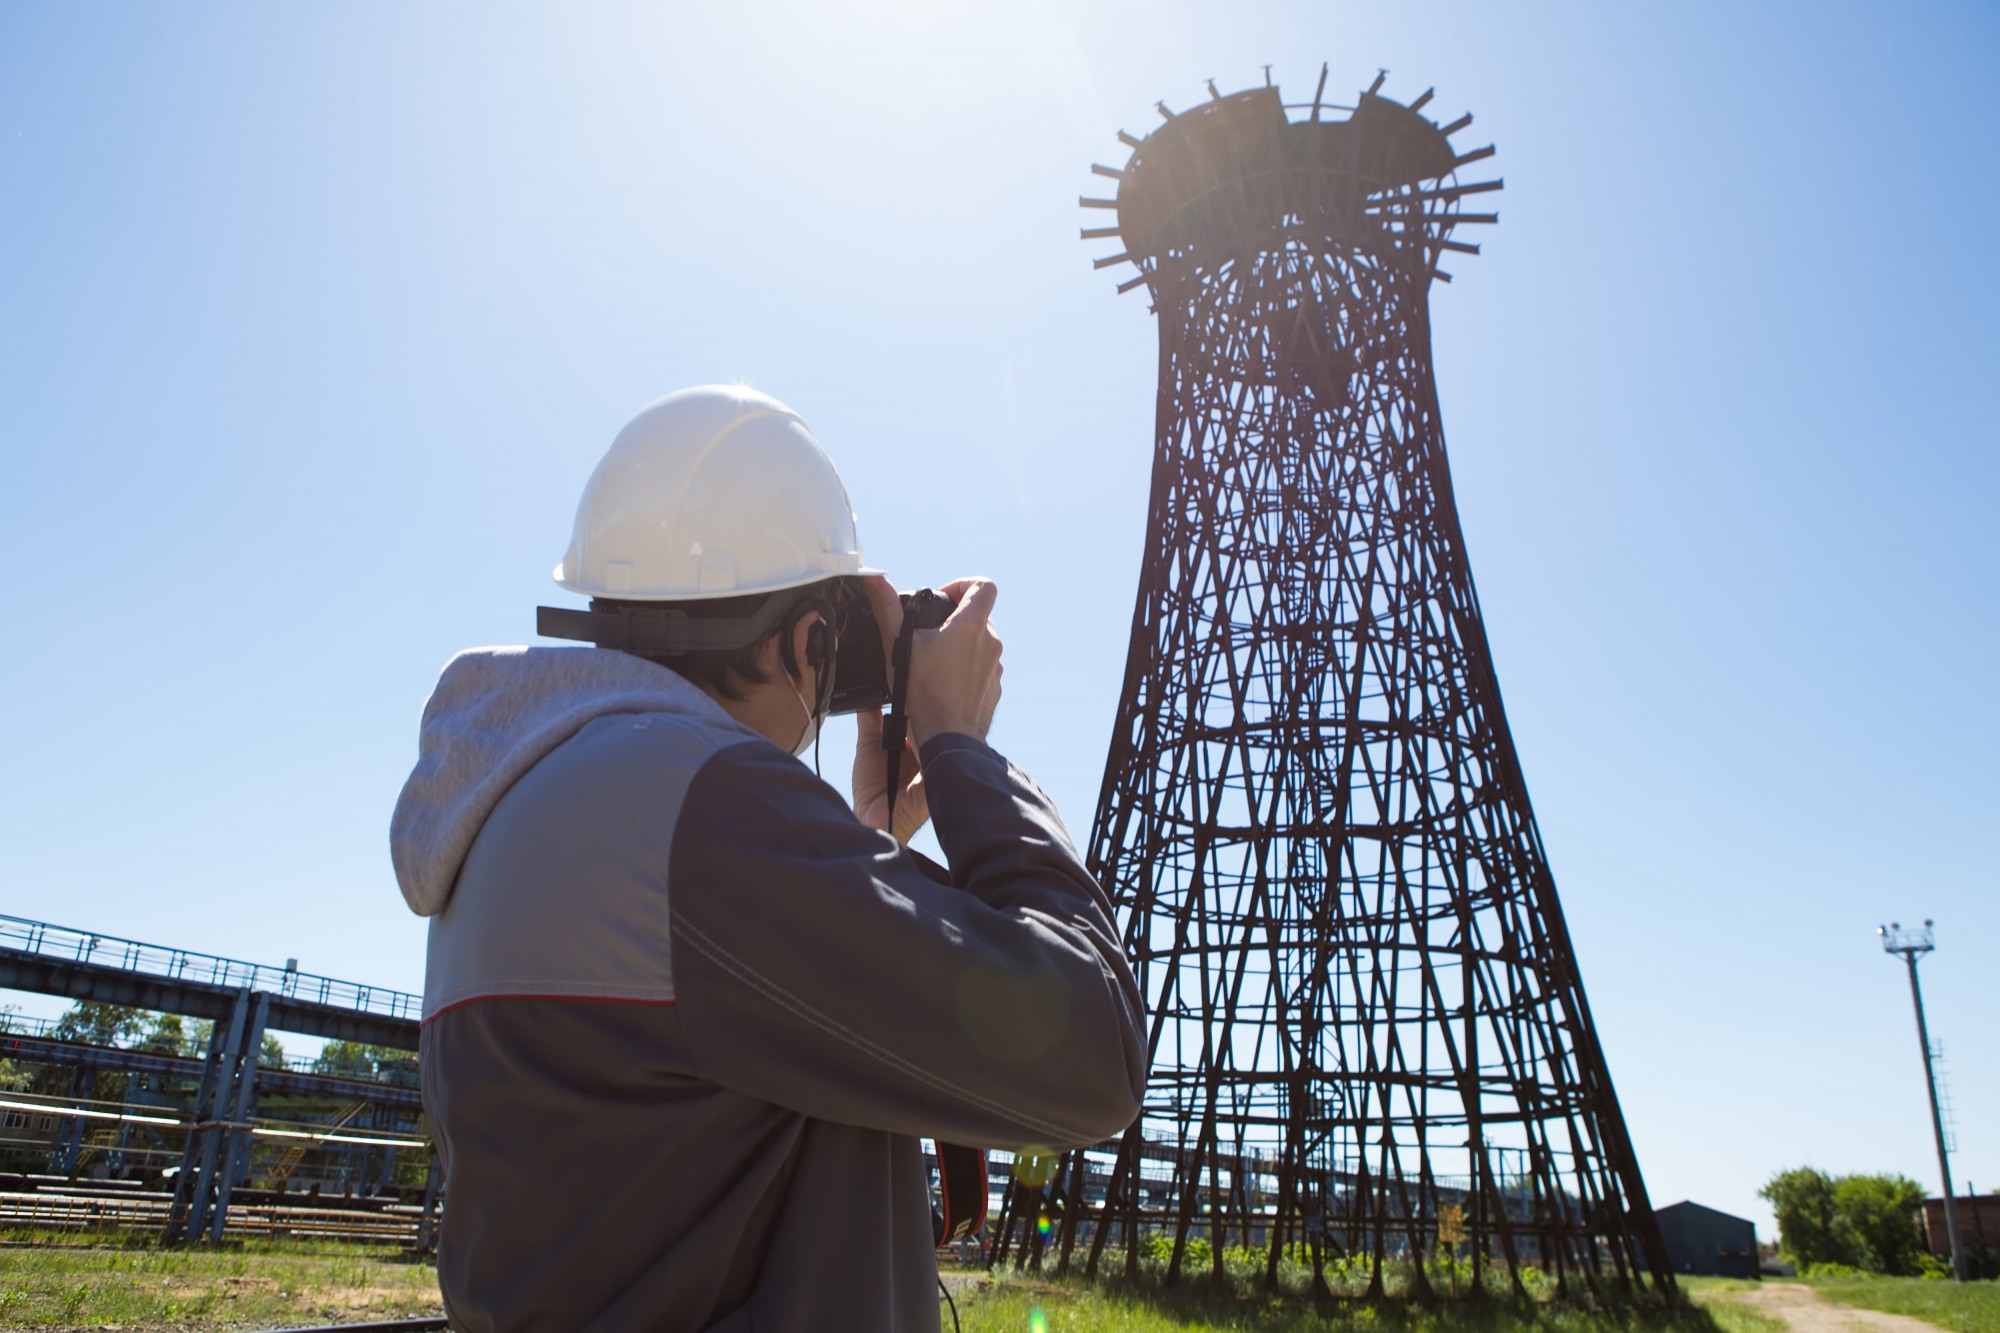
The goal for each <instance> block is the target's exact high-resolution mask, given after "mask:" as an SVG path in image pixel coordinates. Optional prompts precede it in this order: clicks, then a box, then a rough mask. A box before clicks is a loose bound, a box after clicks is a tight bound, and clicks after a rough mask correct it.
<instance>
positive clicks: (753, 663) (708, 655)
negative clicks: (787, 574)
mask: <svg viewBox="0 0 2000 1333" xmlns="http://www.w3.org/2000/svg"><path fill="white" fill-rule="evenodd" d="M840 585H841V580H839V579H828V580H826V581H825V582H822V583H809V584H807V585H806V586H805V587H803V588H785V589H782V590H780V591H778V592H753V593H746V594H744V595H743V596H741V597H709V598H704V599H702V600H700V601H689V602H673V603H661V602H628V601H617V600H613V599H611V598H606V597H600V598H596V599H594V600H593V601H592V602H591V604H590V605H591V609H593V610H605V611H616V610H620V609H622V608H625V607H632V608H634V609H644V610H658V609H659V608H660V607H661V606H663V605H671V606H673V607H674V608H675V609H676V610H679V611H682V612H685V613H686V614H687V616H688V618H689V619H691V620H744V619H748V618H749V617H751V616H754V615H756V614H757V613H758V612H759V611H762V610H763V609H765V608H766V607H767V606H769V605H770V603H771V599H772V598H783V599H784V600H785V601H786V602H801V601H805V600H808V599H810V598H815V597H816V598H819V599H820V600H822V601H827V602H831V603H833V604H834V605H835V606H836V607H838V606H839V605H840V601H841V596H842V590H841V586H840ZM794 623H795V620H794V617H792V616H789V615H782V614H781V615H780V616H779V617H778V619H777V621H776V623H774V624H773V625H772V626H771V628H770V629H769V630H767V631H765V633H763V634H762V635H760V636H759V637H758V638H757V640H756V642H754V643H747V644H745V645H743V646H742V647H741V648H714V649H708V650H704V651H699V652H691V653H677V654H675V655H673V656H671V657H664V656H660V655H657V654H654V653H635V654H633V655H634V656H635V657H643V658H645V659H646V660H647V661H648V662H656V663H658V664H659V665H661V666H663V667H665V668H667V670H669V671H672V672H674V673H675V674H677V675H680V676H684V677H686V678H687V679H688V680H690V681H692V682H694V683H695V684H696V685H699V686H700V687H702V688H703V689H705V690H708V691H710V692H711V693H714V694H718V695H721V696H722V697H723V698H725V699H741V698H743V697H744V695H745V693H746V692H747V689H748V687H750V686H753V685H762V684H765V683H766V682H768V681H769V680H770V679H771V677H770V675H769V674H768V673H767V672H766V671H765V670H764V651H765V645H766V644H768V643H770V642H771V641H772V640H773V639H776V638H778V637H780V636H781V635H783V634H784V633H786V631H788V630H789V629H790V628H791V627H792V625H793V624H794Z"/></svg>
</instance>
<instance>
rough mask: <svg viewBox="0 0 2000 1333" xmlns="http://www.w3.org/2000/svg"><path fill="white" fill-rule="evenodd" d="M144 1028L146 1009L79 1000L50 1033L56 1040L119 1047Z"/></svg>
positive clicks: (57, 1021) (56, 1022)
mask: <svg viewBox="0 0 2000 1333" xmlns="http://www.w3.org/2000/svg"><path fill="white" fill-rule="evenodd" d="M145 1027H146V1011H145V1010H143V1009H134V1008H131V1007H130V1006H129V1005H123V1004H105V1003H103V1002H101V1001H98V1000H78V1001H77V1002H76V1003H75V1004H73V1005H71V1006H70V1007H69V1012H68V1013H66V1014H64V1015H63V1016H62V1017H61V1018H58V1019H57V1020H56V1021H55V1026H54V1027H52V1028H50V1029H49V1035H50V1036H52V1037H54V1038H56V1039H57V1040H58V1041H82V1042H88V1043H90V1044H91V1045H92V1046H119V1045H123V1044H124V1043H125V1042H127V1041H130V1040H131V1039H132V1038H134V1037H136V1036H138V1035H139V1034H140V1033H141V1032H142V1031H144V1030H145Z"/></svg>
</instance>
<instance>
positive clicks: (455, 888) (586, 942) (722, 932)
mask: <svg viewBox="0 0 2000 1333" xmlns="http://www.w3.org/2000/svg"><path fill="white" fill-rule="evenodd" d="M920 758H921V760H922V764H923V772H924V786H925V789H926V791H927V792H928V794H929V799H930V806H931V812H932V818H933V820H934V823H935V826H936V830H937V837H938V842H939V844H940V846H941V847H942V848H943V849H944V852H945V856H946V859H947V860H948V862H949V863H950V872H949V873H950V881H951V882H950V883H949V884H945V883H939V882H937V881H936V880H934V879H933V878H931V877H930V876H929V875H927V874H926V873H925V870H924V868H923V867H922V866H921V865H920V864H919V862H918V860H917V858H915V857H913V856H911V855H910V854H908V853H906V852H904V851H902V850H901V849H900V848H898V847H897V845H896V843H895V842H894V840H893V839H891V838H889V837H888V836H887V835H885V834H882V833H879V832H876V831H873V830H870V829H867V828H864V827H863V826H862V825H861V824H860V823H858V822H857V821H856V820H855V818H854V816H853V814H852V812H851V811H850V810H849V809H848V807H847V804H846V802H845V801H843V800H842V799H841V797H840V796H839V795H838V794H836V793H835V792H834V791H833V789H832V788H830V787H828V786H827V785H826V784H825V783H823V782H821V781H820V780H819V779H818V778H817V777H815V776H814V775H813V774H812V773H811V772H810V771H808V770H807V769H806V768H805V766H804V765H802V764H800V763H799V762H798V761H797V760H796V759H794V758H792V757H791V756H790V755H788V754H785V753H784V752H782V751H781V750H779V749H777V748H776V747H775V746H773V745H771V744H770V743H769V742H768V741H766V740H764V739H763V738H762V737H760V736H758V735H757V734H756V733H755V732H752V731H750V730H749V729H748V728H746V727H744V726H742V725H741V724H739V723H737V722H735V721H734V720H732V719H731V718H730V717H729V716H728V714H726V713H724V712H723V711H722V710H721V709H720V708H719V707H717V706H716V704H715V703H714V702H713V701H712V700H710V699H709V698H708V697H707V696H706V695H705V694H703V693H702V692H701V691H699V690H698V689H696V688H695V687H693V686H692V685H690V684H688V683H687V682H686V681H684V680H683V679H681V678H680V677H679V676H677V675H675V674H674V673H672V672H670V671H668V670H666V669H664V668H662V667H659V666H655V665H653V664H652V663H649V662H646V661H643V660H641V659H638V658H634V657H630V656H626V655H625V654H622V653H616V652H610V651H605V650H599V649H591V648H529V649H518V648H516V649H480V650H475V651H472V652H467V653H463V654H461V655H460V656H458V657H457V658H454V659H453V660H452V662H451V663H450V665H448V666H447V667H446V668H445V671H444V674H443V676H442V677H441V678H440V680H439V682H438V686H437V690H436V692H435V693H434V694H433V695H432V697H431V701H430V703H429V705H428V706H427V707H426V708H425V710H424V720H423V729H422V736H421V746H420V758H419V760H418V763H417V766H416V769H415V771H414V772H413V773H412V774H411V776H410V780H409V782H408V784H407V785H406V786H405V788H404V790H403V794H402V798H401V800H400V801H399V802H398V804H397V807H396V814H395V818H394V821H393V824H392V827H391V843H392V850H393V855H394V859H395V864H396V873H397V877H398V880H399V881H400V883H401V885H402V888H403V892H404V895H405V897H406V898H407V899H408V900H409V903H410V905H411V907H412V908H413V909H414V910H415V911H417V912H418V913H419V914H422V915H425V916H429V917H430V918H431V934H430V957H429V967H428V973H427V976H426V979H425V988H424V1029H423V1049H422V1068H423V1087H424V1104H425V1107H426V1109H427V1111H428V1112H429V1115H430V1119H431V1124H432V1128H433V1131H434V1132H435V1134H436V1136H437V1140H438V1144H439V1150H440V1153H441V1155H442V1157H443V1161H444V1167H445V1171H446V1181H447V1196H446V1204H445V1210H444V1223H443V1232H442V1237H441V1242H440V1252H439V1278H440V1282H441V1285H442V1287H443V1289H444V1296H445V1302H446V1305H447V1307H448V1309H449V1310H450V1313H451V1316H452V1321H453V1327H454V1328H459V1329H465V1330H470V1331H474V1333H477V1331H480V1330H531V1329H532V1330H559V1329H560V1330H571V1329H585V1328H588V1329H606V1330H625V1329H633V1330H638V1329H646V1330H680V1329H687V1330H698V1329H717V1330H729V1331H730V1333H741V1331H742V1330H758V1331H759V1333H789V1331H791V1330H808V1329H838V1330H866V1331H868V1333H874V1331H876V1330H925V1331H928V1330H932V1329H936V1328H937V1327H938V1304H937V1292H936V1286H935V1271H936V1270H935V1264H934V1260H933V1256H932V1252H931V1221H930V1197H929V1188H928V1181H927V1177H926V1171H925V1168H924V1163H923V1158H922V1154H921V1150H920V1147H919V1144H918V1139H919V1137H920V1136H921V1137H939V1138H943V1139H946V1140H949V1141H952V1142H958V1143H966V1144H972V1145H978V1146H989V1147H994V1148H1009V1149H1013V1148H1021V1147H1024V1146H1027V1145H1043V1146H1048V1147H1063V1146H1068V1145H1076V1144H1084V1143H1092V1142H1097V1141H1099V1140H1102V1139H1105V1138H1108V1137H1110V1136H1111V1135H1113V1134H1116V1133H1117V1132H1119V1131H1120V1130H1122V1129H1124V1128H1125V1126H1126V1125H1127V1124H1129V1123H1130V1122H1131V1120H1132V1119H1133V1117H1134V1116H1135V1115H1136V1114H1137V1111H1138V1098H1139V1095H1140V1092H1141V1090H1142V1087H1143V1085H1144V1080H1145V1060H1144V1055H1143V1036H1142V1033H1141V1027H1140V1021H1139V1003H1138V996H1137V992H1136V989H1135V988H1134V986H1133V982H1132V977H1131V973H1130V971H1129V969H1128V968H1127V966H1126V964H1125V960H1124V958H1123V956H1122V954H1121V952H1120V949H1119V947H1118V939H1117V935H1116V933H1115V932H1114V930H1113V928H1112V924H1111V921H1110V916H1109V911H1108V905H1107V904H1106V902H1105V901H1104V897H1103V895H1102V893H1101V892H1100V890H1099V889H1098V887H1097V885H1096V884H1095V883H1094V882H1093V881H1092V879H1091V877H1090V875H1089V874H1088V873H1087V872H1086V871H1085V869H1084V867H1083V864H1082V862H1081V860H1080V858H1079V857H1078V856H1077V853H1076V849H1075V848H1074V846H1072V845H1071V843H1070V840H1069V837H1068V835H1067V834H1066V833H1065V832H1064V830H1063V826H1062V823H1061V821H1060V820H1059V819H1058V818H1057V816H1056V812H1055V810H1054V808H1053V807H1052V806H1051V805H1050V804H1049V802H1048V799H1047V798H1046V797H1044V796H1043V795H1042V794H1041V792H1040V791H1038V790H1037V789H1036V788H1035V786H1034V785H1033V784H1032V783H1031V782H1029V781H1028V779H1027V778H1026V776H1025V775H1023V774H1022V773H1021V772H1020V771H1019V770H1018V769H1015V768H1014V767H1013V766H1012V765H1010V764H1009V763H1008V762H1007V761H1006V760H1005V759H1003V758H1002V757H1001V756H1000V755H998V754H997V753H995V752H994V751H993V750H992V749H990V748H989V747H987V746H986V745H984V744H983V743H981V742H979V741H976V740H972V739H971V738H969V737H966V736H958V735H945V736H937V737H933V738H932V739H931V740H930V742H929V743H928V744H927V745H925V747H924V750H923V753H922V755H921V756H920Z"/></svg>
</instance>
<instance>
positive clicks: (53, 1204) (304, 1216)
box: [0, 1190, 423, 1246]
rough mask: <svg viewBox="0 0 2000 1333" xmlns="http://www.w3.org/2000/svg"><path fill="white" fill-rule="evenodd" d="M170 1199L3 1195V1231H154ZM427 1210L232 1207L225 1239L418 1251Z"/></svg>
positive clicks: (56, 1193)
mask: <svg viewBox="0 0 2000 1333" xmlns="http://www.w3.org/2000/svg"><path fill="white" fill-rule="evenodd" d="M170 1204H171V1199H170V1198H169V1196H167V1195H164V1194H149V1195H137V1196H134V1195H129V1194H127V1195H105V1194H92V1193H88V1192H84V1191H75V1192H71V1191H67V1190H36V1191H33V1192H29V1193H17V1192H0V1227H34V1228H36V1229H39V1230H48V1231H61V1232H73V1233H86V1234H88V1233H94V1232H104V1231H128V1230H129V1231H153V1232H158V1231H160V1230H162V1229H163V1228H164V1227H165V1226H166V1221H167V1209H168V1207H169V1206H170ZM422 1213H423V1209H422V1208H420V1207H418V1206H417V1205H415V1204H383V1205H381V1206H380V1207H375V1208H366V1209H362V1208H313V1207H309V1206H294V1205H291V1204H262V1203H239V1204H233V1205H231V1207H230V1209H229V1220H228V1222H227V1224H226V1225H225V1227H224V1230H223V1234H224V1236H226V1237H230V1238H234V1239H239V1240H240V1239H244V1238H246V1237H256V1238H258V1239H273V1240H345V1241H360V1242H365V1243H369V1244H377V1245H402V1246H414V1245H415V1244H416V1243H417V1239H418V1229H419V1226H420V1223H421V1218H422Z"/></svg>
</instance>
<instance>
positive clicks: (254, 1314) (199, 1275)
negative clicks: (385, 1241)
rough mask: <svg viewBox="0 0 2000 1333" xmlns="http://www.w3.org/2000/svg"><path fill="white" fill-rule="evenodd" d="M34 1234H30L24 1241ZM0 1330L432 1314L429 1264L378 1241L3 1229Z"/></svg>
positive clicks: (229, 1325)
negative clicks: (173, 1244) (82, 1241)
mask: <svg viewBox="0 0 2000 1333" xmlns="http://www.w3.org/2000/svg"><path fill="white" fill-rule="evenodd" d="M28 1236H33V1237H34V1243H23V1238H24V1237H28ZM7 1240H8V1242H9V1243H8V1244H7V1246H6V1247H5V1248H0V1328H79V1327H92V1328H96V1327H102V1326H103V1325H106V1324H116V1325H118V1326H120V1327H122V1328H126V1329H132V1330H141V1329H157V1330H168V1329H175V1330H179V1329H233V1328H269V1327H272V1326H274V1325H283V1324H299V1323H329V1324H330V1323H346V1322H359V1321H364V1320H368V1319H393V1318H397V1317H401V1316H407V1315H416V1314H438V1313H442V1312H443V1307H442V1305H441V1303H440V1302H439V1300H438V1291H437V1270H436V1269H435V1268H433V1267H432V1266H431V1265H430V1264H428V1263H418V1262H413V1261H410V1260H407V1259H405V1258H403V1257H402V1256H401V1255H400V1254H399V1253H398V1252H396V1251H394V1250H388V1249H383V1248H380V1247H367V1246H357V1245H340V1244H333V1243H308V1242H300V1241H290V1242H288V1241H244V1242H243V1243H241V1244H240V1245H239V1244H231V1245H229V1246H227V1247H224V1248H220V1249H208V1248H201V1247H196V1248H187V1249H181V1248H167V1247H163V1246H160V1245H158V1244H156V1243H153V1242H152V1241H150V1240H148V1239H145V1238H141V1237H135V1236H128V1237H123V1238H114V1239H111V1240H110V1241H109V1243H103V1244H94V1245H78V1244H64V1243H62V1242H61V1241H51V1240H50V1238H49V1236H48V1235H47V1233H41V1234H39V1235H35V1234H34V1233H9V1234H8V1236H7Z"/></svg>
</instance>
